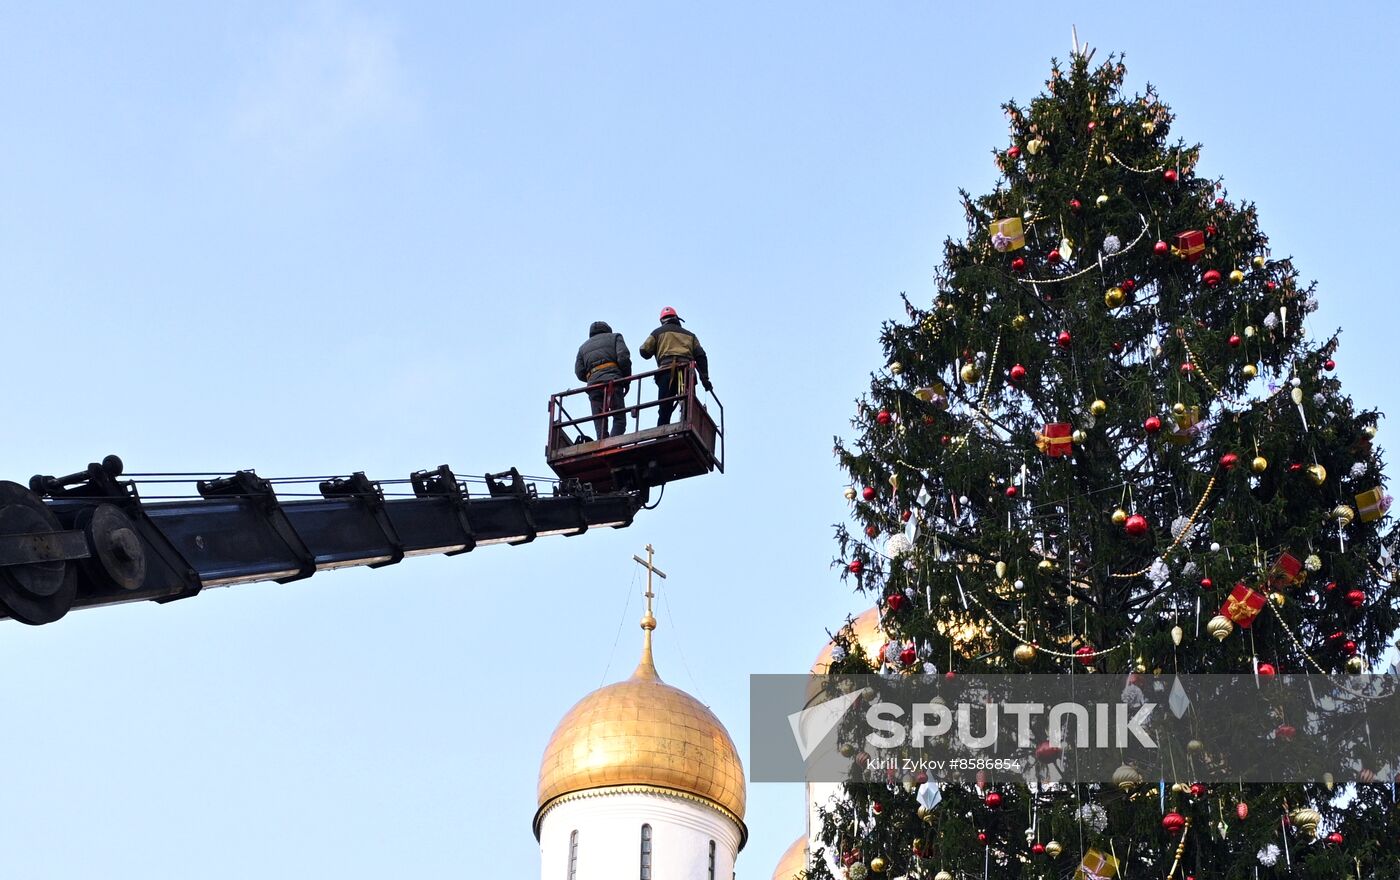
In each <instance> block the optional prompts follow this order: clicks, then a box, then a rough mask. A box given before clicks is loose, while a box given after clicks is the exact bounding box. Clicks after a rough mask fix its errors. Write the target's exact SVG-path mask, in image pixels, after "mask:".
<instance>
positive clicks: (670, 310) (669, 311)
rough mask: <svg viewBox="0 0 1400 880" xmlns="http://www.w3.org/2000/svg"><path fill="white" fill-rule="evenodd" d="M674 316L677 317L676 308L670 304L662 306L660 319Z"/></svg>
mask: <svg viewBox="0 0 1400 880" xmlns="http://www.w3.org/2000/svg"><path fill="white" fill-rule="evenodd" d="M675 317H678V315H677V314H676V310H675V309H673V308H671V307H670V306H666V308H664V309H662V310H661V320H663V321H664V320H666V319H667V318H675Z"/></svg>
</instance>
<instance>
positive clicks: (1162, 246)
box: [1152, 241, 1172, 257]
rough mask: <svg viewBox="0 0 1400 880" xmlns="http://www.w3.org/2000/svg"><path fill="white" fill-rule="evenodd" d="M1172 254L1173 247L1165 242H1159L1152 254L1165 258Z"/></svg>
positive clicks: (1153, 248) (1154, 246) (1153, 247)
mask: <svg viewBox="0 0 1400 880" xmlns="http://www.w3.org/2000/svg"><path fill="white" fill-rule="evenodd" d="M1171 252H1172V247H1171V245H1169V244H1167V243H1166V242H1165V241H1159V242H1157V243H1156V244H1154V245H1153V246H1152V253H1154V254H1156V255H1157V256H1159V257H1165V256H1166V255H1167V254H1169V253H1171Z"/></svg>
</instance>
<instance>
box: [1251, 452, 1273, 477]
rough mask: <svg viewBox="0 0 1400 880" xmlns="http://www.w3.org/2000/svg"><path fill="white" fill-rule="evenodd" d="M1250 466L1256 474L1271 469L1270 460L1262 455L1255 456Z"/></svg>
mask: <svg viewBox="0 0 1400 880" xmlns="http://www.w3.org/2000/svg"><path fill="white" fill-rule="evenodd" d="M1249 467H1250V469H1251V470H1253V471H1254V472H1255V473H1256V474H1262V473H1264V471H1266V470H1268V469H1269V460H1268V459H1267V458H1265V457H1264V456H1262V455H1256V456H1254V461H1251V462H1250V463H1249Z"/></svg>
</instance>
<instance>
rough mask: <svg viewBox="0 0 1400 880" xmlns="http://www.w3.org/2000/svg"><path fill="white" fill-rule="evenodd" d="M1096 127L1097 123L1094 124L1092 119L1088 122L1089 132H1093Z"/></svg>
mask: <svg viewBox="0 0 1400 880" xmlns="http://www.w3.org/2000/svg"><path fill="white" fill-rule="evenodd" d="M1097 127H1098V123H1097V122H1094V121H1093V120H1092V119H1091V120H1089V125H1088V128H1089V130H1090V131H1093V130H1094V129H1095V128H1097Z"/></svg>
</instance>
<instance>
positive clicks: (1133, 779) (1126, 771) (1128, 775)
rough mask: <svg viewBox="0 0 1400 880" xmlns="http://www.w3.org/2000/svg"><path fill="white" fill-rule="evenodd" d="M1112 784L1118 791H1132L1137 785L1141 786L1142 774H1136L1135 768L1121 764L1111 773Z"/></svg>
mask: <svg viewBox="0 0 1400 880" xmlns="http://www.w3.org/2000/svg"><path fill="white" fill-rule="evenodd" d="M1113 784H1114V785H1115V786H1117V787H1118V789H1119V790H1120V791H1123V792H1129V791H1132V790H1133V789H1135V788H1137V787H1138V786H1139V785H1142V774H1141V773H1139V772H1137V768H1136V767H1131V766H1129V765H1127V764H1123V765H1121V766H1120V767H1119V768H1118V769H1117V770H1114V771H1113Z"/></svg>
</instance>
